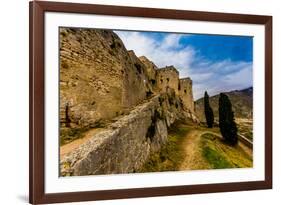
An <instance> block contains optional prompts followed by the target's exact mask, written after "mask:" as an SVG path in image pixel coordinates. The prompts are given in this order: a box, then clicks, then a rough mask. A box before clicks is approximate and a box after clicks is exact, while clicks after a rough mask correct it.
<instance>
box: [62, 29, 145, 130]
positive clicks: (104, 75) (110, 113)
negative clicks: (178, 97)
mask: <svg viewBox="0 0 281 205" xmlns="http://www.w3.org/2000/svg"><path fill="white" fill-rule="evenodd" d="M135 60H138V58H137V57H135V58H133V57H132V55H130V54H129V53H128V52H127V50H126V48H125V47H124V45H123V43H122V41H121V39H120V38H119V37H118V36H117V35H116V34H115V33H114V32H112V31H111V30H100V29H78V28H60V122H61V126H65V125H66V126H69V127H85V126H90V127H94V126H96V124H98V123H100V121H102V120H104V119H111V118H113V117H115V116H117V115H119V114H120V112H122V110H123V109H127V108H131V107H133V106H135V105H137V104H139V103H141V102H142V101H143V100H144V99H145V98H146V93H147V86H146V85H145V74H144V72H143V69H144V68H143V67H144V66H138V64H142V63H141V61H139V60H138V62H139V63H138V64H136V62H135ZM139 67H140V68H139Z"/></svg>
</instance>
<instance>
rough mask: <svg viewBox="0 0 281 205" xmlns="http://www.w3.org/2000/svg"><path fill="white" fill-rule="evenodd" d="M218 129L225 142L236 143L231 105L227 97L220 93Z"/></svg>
mask: <svg viewBox="0 0 281 205" xmlns="http://www.w3.org/2000/svg"><path fill="white" fill-rule="evenodd" d="M219 127H220V131H221V134H222V136H223V138H224V139H225V141H226V142H228V143H229V144H231V145H236V144H237V143H238V136H237V126H236V123H235V120H234V114H233V111H232V105H231V102H230V100H229V98H228V97H227V95H225V94H223V93H221V94H220V98H219Z"/></svg>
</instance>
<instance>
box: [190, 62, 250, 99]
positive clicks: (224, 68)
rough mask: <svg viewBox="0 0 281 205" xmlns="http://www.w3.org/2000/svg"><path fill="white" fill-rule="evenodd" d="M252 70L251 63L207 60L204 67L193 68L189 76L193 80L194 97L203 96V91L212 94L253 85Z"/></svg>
mask: <svg viewBox="0 0 281 205" xmlns="http://www.w3.org/2000/svg"><path fill="white" fill-rule="evenodd" d="M203 70H204V71H203ZM252 70H253V68H252V63H249V62H243V61H240V62H233V61H230V60H227V61H220V62H217V63H210V62H209V63H206V67H205V68H203V67H200V69H196V68H193V69H192V72H191V78H192V79H193V82H194V83H193V90H194V99H198V98H201V97H203V94H204V92H205V91H207V92H208V93H209V95H211V96H212V95H216V94H218V93H220V92H227V91H231V90H240V89H243V88H247V87H250V86H252V85H253V74H252Z"/></svg>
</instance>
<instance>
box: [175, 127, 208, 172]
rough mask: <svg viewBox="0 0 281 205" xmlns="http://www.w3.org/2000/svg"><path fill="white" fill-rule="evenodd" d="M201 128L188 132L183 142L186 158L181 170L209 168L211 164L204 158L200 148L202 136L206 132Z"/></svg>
mask: <svg viewBox="0 0 281 205" xmlns="http://www.w3.org/2000/svg"><path fill="white" fill-rule="evenodd" d="M204 133H205V132H204V131H201V130H191V131H190V132H188V133H187V135H186V137H185V140H184V142H183V147H184V152H185V159H184V161H183V163H182V165H181V167H180V170H192V169H193V170H194V169H208V168H210V167H209V164H208V163H207V162H206V161H205V159H203V157H202V155H201V150H200V146H199V143H200V136H201V135H202V134H204Z"/></svg>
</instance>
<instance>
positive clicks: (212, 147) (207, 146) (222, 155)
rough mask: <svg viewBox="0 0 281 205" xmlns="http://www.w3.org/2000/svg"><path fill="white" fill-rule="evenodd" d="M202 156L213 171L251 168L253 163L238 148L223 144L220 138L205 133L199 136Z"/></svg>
mask: <svg viewBox="0 0 281 205" xmlns="http://www.w3.org/2000/svg"><path fill="white" fill-rule="evenodd" d="M200 149H201V150H202V156H203V157H204V158H205V159H206V161H207V162H208V163H209V164H210V165H211V167H212V168H213V169H222V168H242V167H243V168H245V167H252V166H253V161H252V159H251V157H250V156H249V155H247V154H246V153H245V152H244V151H243V150H242V149H241V148H240V147H238V146H236V147H232V146H229V145H227V144H225V143H224V142H223V141H222V140H221V138H219V137H217V136H215V135H212V134H209V133H206V134H203V135H202V136H201V139H200Z"/></svg>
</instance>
